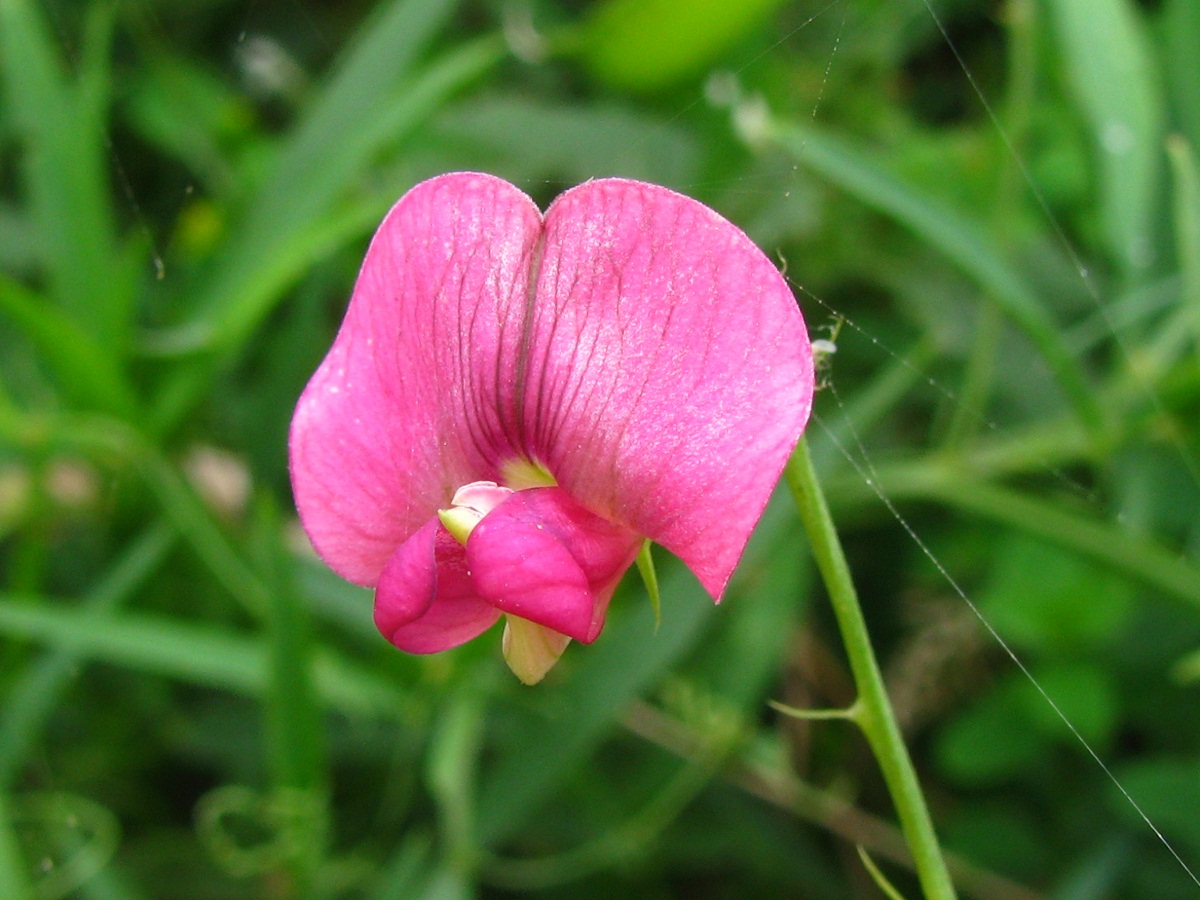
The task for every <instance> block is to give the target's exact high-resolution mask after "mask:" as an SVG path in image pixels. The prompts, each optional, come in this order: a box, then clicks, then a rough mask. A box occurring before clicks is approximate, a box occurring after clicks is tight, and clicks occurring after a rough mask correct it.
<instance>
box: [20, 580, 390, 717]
mask: <svg viewBox="0 0 1200 900" xmlns="http://www.w3.org/2000/svg"><path fill="white" fill-rule="evenodd" d="M0 634H3V635H6V636H7V637H9V638H13V639H19V640H27V641H37V642H39V643H43V644H46V645H48V646H51V647H60V648H64V649H67V650H69V651H70V652H73V653H76V654H78V655H79V656H80V657H81V658H87V659H90V660H92V661H95V662H103V663H107V664H109V665H116V666H122V667H125V668H129V669H133V670H136V671H139V672H143V673H146V674H149V675H155V676H159V677H163V678H171V679H175V680H178V681H185V682H187V683H189V684H194V685H197V686H199V687H206V688H212V689H214V690H222V691H230V692H232V693H235V694H241V695H243V696H246V697H251V698H253V699H256V700H262V699H263V698H264V697H265V696H266V694H267V690H268V684H269V680H268V679H269V664H268V657H267V647H266V644H265V642H264V640H263V639H261V638H258V637H252V636H249V635H245V634H240V633H237V632H233V631H229V630H227V629H220V628H216V627H213V626H209V625H201V624H196V623H192V622H185V621H182V620H179V619H171V618H167V617H164V616H157V615H153V614H148V613H124V614H120V615H96V614H95V613H92V612H89V611H86V610H79V609H76V608H72V607H71V606H70V605H69V604H68V603H67V602H66V601H62V600H55V601H53V602H48V601H45V600H43V599H40V598H30V597H14V596H12V595H11V594H0ZM313 677H314V680H315V684H316V688H317V693H318V695H319V696H320V697H321V699H322V701H323V702H325V703H327V704H329V705H331V706H333V707H335V708H337V709H340V710H342V711H343V712H347V713H355V714H363V715H383V716H386V717H389V718H394V717H396V716H397V715H400V716H404V715H407V713H408V710H409V706H408V703H407V701H406V700H405V698H404V696H403V695H402V694H401V692H400V691H399V690H398V689H397V688H396V687H395V686H394V685H393V684H392V683H391V682H389V681H387V680H386V679H383V678H380V677H378V676H376V675H375V674H374V673H372V672H369V671H367V670H364V669H362V668H361V667H358V666H355V665H352V664H351V663H349V662H348V661H347V660H345V659H342V658H341V657H338V656H336V655H334V654H332V653H329V652H323V653H320V654H318V656H317V658H316V660H315V663H314V672H313Z"/></svg>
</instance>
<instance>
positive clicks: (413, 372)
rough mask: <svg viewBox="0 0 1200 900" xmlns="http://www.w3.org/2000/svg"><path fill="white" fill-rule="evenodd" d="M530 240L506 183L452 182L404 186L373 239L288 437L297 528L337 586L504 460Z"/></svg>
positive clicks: (383, 557)
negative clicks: (457, 491) (343, 314)
mask: <svg viewBox="0 0 1200 900" xmlns="http://www.w3.org/2000/svg"><path fill="white" fill-rule="evenodd" d="M540 234H541V216H540V214H539V212H538V210H537V208H536V207H535V206H534V204H533V202H532V201H531V200H530V199H529V198H528V197H527V196H525V195H524V194H523V193H521V192H520V191H519V190H517V188H515V187H513V186H512V185H510V184H508V183H507V182H504V181H501V180H500V179H497V178H493V177H491V176H488V175H477V174H473V173H457V174H453V175H445V176H441V177H439V178H434V179H432V180H430V181H426V182H423V183H422V184H420V185H418V186H417V187H415V188H413V189H412V190H411V191H409V192H408V193H407V194H406V195H405V196H404V197H402V198H401V199H400V201H399V202H398V203H397V204H396V205H395V206H394V207H393V208H392V210H391V212H390V213H389V214H388V216H387V218H386V219H385V220H384V222H383V224H382V225H381V226H380V228H379V230H378V232H377V233H376V235H375V237H374V239H373V240H372V242H371V246H370V249H369V250H368V251H367V255H366V258H365V260H364V261H363V265H362V270H361V271H360V273H359V277H358V282H357V284H356V285H355V289H354V294H353V296H352V298H351V301H350V305H349V308H348V310H347V312H346V318H345V321H344V322H343V323H342V327H341V329H340V331H339V332H338V335H337V338H336V340H335V341H334V344H333V347H332V349H331V350H330V351H329V354H328V355H327V356H326V358H325V360H324V361H323V362H322V363H321V366H320V368H318V369H317V371H316V373H315V374H314V375H313V377H312V379H311V381H310V382H309V384H308V387H307V388H306V389H305V391H304V393H303V395H302V396H301V398H300V401H299V403H298V405H297V408H296V413H295V416H294V417H293V420H292V428H291V435H290V441H289V444H290V468H291V474H292V484H293V490H294V492H295V496H296V504H297V508H298V509H299V512H300V517H301V520H302V522H303V523H304V527H305V529H306V530H307V532H308V534H309V536H310V538H311V539H312V541H313V545H314V546H315V547H316V549H317V552H318V553H319V554H320V555H321V556H322V558H323V559H325V561H326V562H327V563H328V564H329V565H330V566H331V567H332V568H333V569H334V570H335V571H337V572H338V573H339V574H341V575H343V576H344V577H346V578H348V579H350V580H351V581H356V582H358V583H360V584H367V585H373V584H375V582H376V580H377V579H378V578H379V574H380V572H381V571H382V569H383V567H384V565H385V563H386V562H387V560H388V559H389V558H390V557H391V556H392V554H393V553H394V552H395V550H396V548H397V547H398V546H400V544H402V543H403V542H404V540H405V539H407V538H408V537H409V536H410V535H412V534H413V533H414V532H415V531H416V530H417V529H419V528H420V527H421V526H422V525H424V523H426V522H427V521H428V520H429V518H430V517H431V516H432V515H434V513H435V512H436V511H437V510H438V509H439V508H442V507H446V506H448V505H449V502H450V499H451V497H452V495H453V493H454V490H455V489H456V488H457V487H458V486H460V485H463V484H466V483H468V482H472V481H477V480H481V479H493V480H494V479H496V478H497V477H498V469H497V465H498V462H499V461H503V460H505V459H509V458H512V457H514V456H516V455H518V454H517V452H516V451H515V450H514V449H513V446H512V444H513V441H514V440H515V439H516V437H517V436H516V435H514V434H513V433H512V425H511V416H507V417H506V416H505V415H504V413H503V411H504V410H505V409H511V407H512V406H513V401H512V398H511V394H512V393H513V391H514V390H515V385H514V383H513V380H512V378H511V376H510V374H509V373H510V370H511V369H512V363H511V361H510V360H509V357H510V356H511V352H512V350H511V348H512V347H514V346H516V345H517V343H518V342H519V332H520V329H521V327H522V322H523V321H524V317H525V310H526V306H527V303H528V295H529V276H530V272H531V271H532V268H533V262H532V260H533V256H534V252H535V247H536V246H537V244H538V241H539V238H540Z"/></svg>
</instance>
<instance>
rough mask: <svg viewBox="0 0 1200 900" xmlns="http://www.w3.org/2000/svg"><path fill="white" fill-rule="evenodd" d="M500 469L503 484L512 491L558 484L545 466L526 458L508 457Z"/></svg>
mask: <svg viewBox="0 0 1200 900" xmlns="http://www.w3.org/2000/svg"><path fill="white" fill-rule="evenodd" d="M500 471H501V478H502V480H503V481H504V486H505V487H509V488H512V489H513V490H514V491H523V490H525V489H527V488H535V487H554V486H555V485H557V484H558V482H557V481H555V480H554V476H553V475H551V474H550V471H549V470H548V469H547V468H546V467H545V466H543V465H542V464H541V463H536V462H532V461H530V460H528V459H510V460H509V461H508V462H506V463H505V464H504V465H502V466H501V467H500Z"/></svg>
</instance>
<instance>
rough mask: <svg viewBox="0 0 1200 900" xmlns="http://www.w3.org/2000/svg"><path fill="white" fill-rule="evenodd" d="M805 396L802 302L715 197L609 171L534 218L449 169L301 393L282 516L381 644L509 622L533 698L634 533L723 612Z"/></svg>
mask: <svg viewBox="0 0 1200 900" xmlns="http://www.w3.org/2000/svg"><path fill="white" fill-rule="evenodd" d="M812 390H813V369H812V350H811V346H810V344H809V341H808V337H807V334H806V332H805V328H804V321H803V319H802V318H801V315H800V312H799V309H798V307H797V305H796V302H795V299H794V298H793V296H792V294H791V291H790V290H789V289H788V287H787V285H786V283H785V282H784V280H783V278H782V277H781V276H780V274H779V272H778V271H776V269H775V266H774V265H772V264H771V262H770V260H768V259H767V258H766V257H765V256H764V255H763V254H762V252H761V251H759V250H758V248H756V247H755V246H754V245H753V244H752V243H751V242H750V240H749V239H748V238H747V237H746V236H745V234H743V233H742V232H741V231H740V230H738V229H737V228H736V227H735V226H733V225H732V224H730V223H729V222H727V221H726V220H724V219H722V218H721V217H720V216H718V215H717V214H716V213H714V212H713V211H712V210H710V209H708V208H707V207H705V206H703V205H701V204H700V203H697V202H696V201H694V200H690V199H688V198H687V197H683V196H681V195H679V194H676V193H673V192H671V191H668V190H666V189H665V188H661V187H656V186H654V185H650V184H644V183H640V182H636V181H626V180H621V179H606V180H602V181H591V182H588V183H587V184H583V185H580V186H579V187H576V188H574V189H572V190H569V191H567V192H566V193H564V194H562V195H561V196H560V197H559V198H558V199H557V200H555V201H554V203H552V204H551V206H550V208H549V209H548V210H547V211H546V214H545V216H542V215H541V214H540V213H539V212H538V210H537V207H536V206H535V205H534V204H533V202H532V201H531V200H530V199H529V198H528V197H527V196H525V194H523V193H521V191H519V190H518V189H517V188H515V187H514V186H513V185H511V184H508V183H507V182H505V181H501V180H500V179H497V178H493V177H491V176H488V175H479V174H473V173H457V174H451V175H443V176H440V177H438V178H434V179H431V180H430V181H426V182H424V183H422V184H419V185H417V186H416V187H415V188H413V189H412V190H411V191H409V192H408V193H407V194H405V195H404V197H402V198H401V199H400V201H399V202H398V203H397V204H396V205H395V206H394V207H393V208H392V210H391V212H390V213H389V214H388V216H387V218H386V219H385V220H384V222H383V224H382V225H381V226H380V228H379V231H378V232H377V233H376V235H375V237H374V240H373V241H372V242H371V246H370V249H369V250H368V251H367V256H366V259H365V260H364V262H363V266H362V271H361V272H360V273H359V277H358V283H357V285H356V286H355V289H354V295H353V297H352V298H351V300H350V306H349V309H348V310H347V312H346V318H345V321H344V322H343V323H342V327H341V330H340V331H339V332H338V336H337V339H336V340H335V341H334V344H333V347H332V349H331V350H330V351H329V355H328V356H326V358H325V360H324V361H323V362H322V363H321V366H320V368H318V369H317V372H316V374H314V375H313V377H312V380H311V381H310V382H309V384H308V387H307V388H306V389H305V391H304V393H303V395H302V396H301V398H300V402H299V404H298V405H297V407H296V413H295V417H294V418H293V420H292V430H291V474H292V484H293V487H294V490H295V495H296V504H297V507H298V509H299V511H300V517H301V520H302V522H303V523H304V527H305V529H306V530H307V531H308V534H309V536H310V537H311V539H312V542H313V545H314V546H315V547H316V549H317V552H318V553H319V554H320V555H321V557H322V558H323V559H324V560H325V561H326V562H327V563H328V564H329V565H330V566H331V567H332V568H333V569H334V570H335V571H337V572H338V573H339V574H340V575H342V576H343V577H345V578H347V579H349V580H351V581H354V582H358V583H359V584H363V585H370V586H374V587H375V621H376V623H377V624H378V626H379V629H380V631H382V632H383V634H384V636H385V637H387V638H388V639H389V640H390V641H391V642H392V643H393V644H395V645H396V646H397V647H399V648H400V649H402V650H407V651H409V652H412V653H432V652H435V651H438V650H444V649H446V648H449V647H453V646H456V645H458V644H461V643H463V642H464V641H467V640H470V639H471V638H473V637H475V636H476V635H478V634H480V633H481V632H483V631H485V630H486V629H488V628H489V627H491V626H492V625H493V624H494V623H495V622H496V620H497V619H498V618H499V617H500V616H501V615H504V616H507V624H506V628H505V634H504V654H505V658H506V659H507V660H508V662H509V665H510V666H511V667H512V668H513V670H514V671H515V672H516V674H517V675H518V677H520V678H521V679H522V680H523V681H525V682H527V683H530V684H532V683H535V682H537V681H538V680H540V679H541V677H542V676H543V675H544V674H545V672H546V671H547V670H548V669H549V668H550V666H552V665H553V664H554V662H555V661H556V660H557V659H558V656H559V654H561V653H562V651H563V648H564V647H565V646H566V644H567V642H568V641H569V639H571V638H574V639H575V640H578V641H582V642H585V643H589V642H591V641H593V640H595V639H596V637H597V636H598V635H599V634H600V630H601V629H602V628H603V626H604V615H605V611H606V609H607V607H608V602H609V598H610V597H611V596H612V593H613V590H614V589H615V587H616V585H617V582H618V581H619V580H620V578H621V576H622V574H623V573H624V572H625V570H626V569H628V568H629V566H630V564H631V563H632V562H633V561H634V559H635V557H636V556H637V553H638V550H639V548H640V547H641V545H642V542H643V540H645V539H649V540H652V541H654V542H656V543H658V544H661V545H662V546H664V547H666V548H667V549H668V550H670V551H671V552H673V553H674V554H675V555H676V556H678V557H679V558H680V559H682V560H683V562H684V563H685V564H687V566H688V567H689V568H691V570H692V571H693V572H694V573H695V575H696V577H697V578H698V579H699V580H700V582H701V584H703V586H704V587H705V589H706V590H707V591H708V592H709V593H710V594H711V595H712V597H713V598H714V599H715V600H719V599H720V596H721V593H722V591H723V590H724V589H725V585H726V583H727V582H728V581H729V577H730V575H731V574H732V572H733V569H734V567H735V565H736V564H737V561H738V559H739V557H740V556H741V554H742V551H743V549H744V547H745V545H746V541H747V540H748V538H749V536H750V532H751V530H752V529H753V527H754V524H755V523H756V522H757V521H758V518H759V516H760V515H761V514H762V510H763V507H764V506H765V505H766V502H767V499H768V497H769V495H770V492H771V490H772V488H773V487H774V485H775V482H776V481H777V480H778V478H779V474H780V472H781V471H782V468H783V466H784V464H785V462H786V461H787V458H788V456H789V454H790V453H791V451H792V449H793V448H794V447H795V444H796V441H797V440H798V439H799V436H800V433H801V431H802V430H803V428H804V423H805V421H806V420H807V418H808V413H809V407H810V404H811V400H812Z"/></svg>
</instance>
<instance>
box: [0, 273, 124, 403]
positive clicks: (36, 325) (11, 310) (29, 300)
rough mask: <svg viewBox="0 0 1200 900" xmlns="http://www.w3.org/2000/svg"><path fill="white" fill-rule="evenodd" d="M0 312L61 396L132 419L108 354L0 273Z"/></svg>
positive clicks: (72, 323)
mask: <svg viewBox="0 0 1200 900" xmlns="http://www.w3.org/2000/svg"><path fill="white" fill-rule="evenodd" d="M0 314H3V315H5V316H7V317H8V319H9V321H10V322H12V324H13V325H14V326H15V327H16V329H17V331H19V332H20V333H22V334H23V335H24V336H25V339H26V340H28V341H29V342H30V343H31V344H32V345H33V346H34V348H35V349H36V350H37V351H38V354H39V355H40V357H41V359H42V360H43V362H44V363H45V364H46V367H47V368H48V369H49V370H50V372H51V374H52V375H53V377H54V379H55V381H56V382H57V383H58V386H59V388H60V389H61V390H62V391H63V394H64V395H65V396H66V397H67V398H68V399H70V400H71V401H73V402H74V404H75V405H77V406H80V407H82V408H84V409H95V410H99V411H101V412H106V413H110V414H112V415H115V416H118V417H120V418H123V419H132V418H133V417H134V410H135V409H136V406H137V403H136V400H135V399H134V393H133V388H132V387H131V386H130V384H129V382H128V380H127V379H126V378H125V376H124V373H123V372H122V371H121V370H120V368H119V367H118V366H117V365H116V362H117V360H116V359H115V358H114V357H113V355H112V354H111V353H110V352H106V351H105V350H104V349H102V346H101V345H100V344H98V343H97V342H96V341H94V340H93V339H92V337H91V335H89V334H88V333H87V332H86V331H85V330H84V329H83V328H82V327H81V326H80V325H79V324H78V323H77V322H76V321H75V320H74V319H73V318H71V317H70V316H68V315H67V314H66V313H64V312H63V311H62V310H61V309H59V308H57V307H55V306H51V305H50V304H49V303H48V302H47V301H46V299H45V298H44V297H42V296H41V295H39V294H37V293H35V292H33V291H31V290H29V289H28V288H26V287H24V286H22V285H20V284H18V283H17V282H15V281H12V280H11V279H9V278H6V277H4V276H3V275H0Z"/></svg>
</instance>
